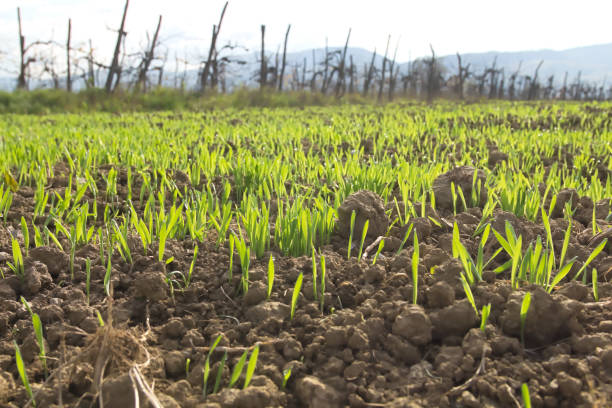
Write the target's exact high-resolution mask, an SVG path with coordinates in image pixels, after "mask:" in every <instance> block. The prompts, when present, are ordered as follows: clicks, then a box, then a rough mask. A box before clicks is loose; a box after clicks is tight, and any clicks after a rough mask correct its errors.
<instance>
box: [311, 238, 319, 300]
mask: <svg viewBox="0 0 612 408" xmlns="http://www.w3.org/2000/svg"><path fill="white" fill-rule="evenodd" d="M312 291H313V295H314V299H315V300H318V299H319V293H318V292H317V258H316V257H315V250H314V247H313V248H312Z"/></svg>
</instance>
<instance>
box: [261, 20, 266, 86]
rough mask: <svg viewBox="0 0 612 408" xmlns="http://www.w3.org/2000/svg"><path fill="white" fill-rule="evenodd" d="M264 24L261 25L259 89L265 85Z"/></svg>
mask: <svg viewBox="0 0 612 408" xmlns="http://www.w3.org/2000/svg"><path fill="white" fill-rule="evenodd" d="M265 37H266V26H265V24H262V25H261V57H260V58H261V62H260V64H261V65H260V66H259V89H264V87H265V86H266V70H267V67H266V50H265V45H266V44H265Z"/></svg>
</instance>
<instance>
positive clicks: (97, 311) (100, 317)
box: [96, 310, 104, 327]
mask: <svg viewBox="0 0 612 408" xmlns="http://www.w3.org/2000/svg"><path fill="white" fill-rule="evenodd" d="M96 316H97V318H98V326H100V327H104V319H103V318H102V315H101V314H100V311H99V310H96Z"/></svg>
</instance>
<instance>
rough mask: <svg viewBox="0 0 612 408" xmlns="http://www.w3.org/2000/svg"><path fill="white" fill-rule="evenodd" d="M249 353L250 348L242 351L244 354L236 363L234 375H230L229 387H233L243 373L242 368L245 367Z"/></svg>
mask: <svg viewBox="0 0 612 408" xmlns="http://www.w3.org/2000/svg"><path fill="white" fill-rule="evenodd" d="M247 353H248V350H244V353H242V356H240V359H239V360H238V363H236V365H235V366H234V370H233V371H232V376H231V377H230V381H229V385H228V387H229V388H232V387H233V386H234V385H235V384H236V383H237V382H238V379H239V378H240V374H242V370H243V369H244V365H245V364H246V359H247Z"/></svg>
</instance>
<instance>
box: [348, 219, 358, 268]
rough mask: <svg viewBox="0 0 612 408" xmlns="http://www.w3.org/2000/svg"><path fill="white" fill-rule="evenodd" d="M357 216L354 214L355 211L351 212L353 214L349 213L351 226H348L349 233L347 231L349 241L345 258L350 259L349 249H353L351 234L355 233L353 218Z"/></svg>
mask: <svg viewBox="0 0 612 408" xmlns="http://www.w3.org/2000/svg"><path fill="white" fill-rule="evenodd" d="M356 215H357V214H356V213H355V210H353V212H351V224H350V231H349V241H348V248H347V255H346V258H347V259H350V257H351V249H352V247H353V232H354V231H355V216H356Z"/></svg>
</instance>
